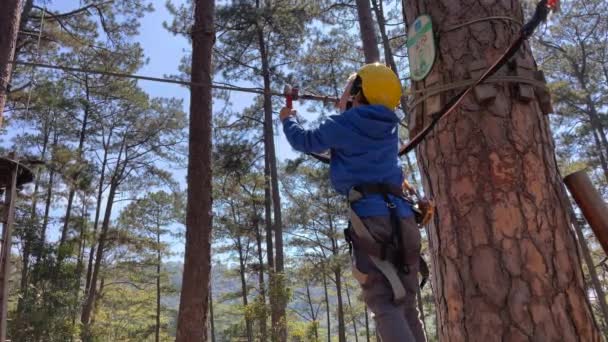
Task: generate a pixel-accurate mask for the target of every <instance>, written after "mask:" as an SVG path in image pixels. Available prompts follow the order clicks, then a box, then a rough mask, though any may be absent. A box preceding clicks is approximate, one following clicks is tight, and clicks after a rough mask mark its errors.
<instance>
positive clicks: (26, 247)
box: [17, 115, 52, 321]
mask: <svg viewBox="0 0 608 342" xmlns="http://www.w3.org/2000/svg"><path fill="white" fill-rule="evenodd" d="M49 116H50V115H47V117H46V119H45V123H44V126H43V132H42V134H43V138H42V151H41V153H40V160H45V158H46V152H47V149H48V146H49V140H50V138H51V130H52V128H51V127H52V124H51V119H50V118H49ZM40 173H41V172H40V171H39V172H37V173H36V179H35V181H34V192H33V193H32V210H31V213H30V220H31V224H32V226H33V227H36V226H37V225H38V222H37V221H38V211H37V209H38V190H39V188H40ZM35 239H36V234H35V230H34V229H28V232H27V233H26V234H25V237H24V241H23V265H22V268H21V280H20V281H21V283H20V288H19V289H20V291H19V293H20V294H21V295H20V296H19V300H18V302H17V312H18V314H19V316H18V317H19V318H20V319H19V321H22V319H21V315H22V314H23V310H24V309H25V308H24V307H23V300H24V299H25V298H27V296H28V289H29V286H28V282H29V267H30V266H29V263H30V255H31V253H32V250H31V248H32V244H33V245H34V251H33V254H34V255H35V256H38V255H39V254H40V253H42V250H41V247H42V246H37V244H36V243H35Z"/></svg>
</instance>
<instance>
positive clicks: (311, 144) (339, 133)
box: [283, 115, 352, 153]
mask: <svg viewBox="0 0 608 342" xmlns="http://www.w3.org/2000/svg"><path fill="white" fill-rule="evenodd" d="M283 132H284V133H285V137H286V138H287V141H289V144H290V145H291V146H292V147H293V148H294V149H295V150H296V151H300V152H304V153H311V152H312V153H321V152H324V151H327V150H329V149H331V148H340V147H343V146H344V145H345V144H346V143H347V142H348V140H349V137H350V135H352V132H351V131H350V129H348V128H347V127H346V126H345V125H344V118H343V117H342V116H341V115H332V116H330V117H328V118H327V120H325V121H324V122H323V123H322V124H321V125H320V126H319V127H317V128H314V129H304V128H303V127H302V126H301V125H300V124H299V123H298V121H297V120H296V118H294V117H289V118H287V119H285V120H283Z"/></svg>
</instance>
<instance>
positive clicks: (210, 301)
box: [209, 285, 215, 342]
mask: <svg viewBox="0 0 608 342" xmlns="http://www.w3.org/2000/svg"><path fill="white" fill-rule="evenodd" d="M212 289H213V286H211V285H209V322H210V323H209V324H210V325H211V342H215V321H214V318H215V317H214V316H213V292H212Z"/></svg>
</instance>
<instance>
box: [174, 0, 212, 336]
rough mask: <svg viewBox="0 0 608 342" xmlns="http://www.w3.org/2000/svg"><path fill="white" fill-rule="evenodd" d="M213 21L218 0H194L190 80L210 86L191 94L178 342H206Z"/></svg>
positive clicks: (209, 262) (209, 250)
mask: <svg viewBox="0 0 608 342" xmlns="http://www.w3.org/2000/svg"><path fill="white" fill-rule="evenodd" d="M214 17H215V1H214V0H197V1H195V4H194V25H193V26H192V68H191V80H192V82H195V83H199V84H204V85H205V86H196V87H193V88H192V89H191V90H190V135H189V149H188V202H187V203H188V204H187V210H186V255H185V261H184V276H183V282H182V293H181V297H180V304H179V316H178V323H177V337H176V341H177V342H187V341H205V340H207V321H208V320H207V311H208V306H209V275H210V273H211V224H212V215H211V209H212V198H211V192H212V185H211V184H212V177H211V134H212V132H211V115H212V114H211V113H212V102H213V99H212V94H211V81H212V68H211V60H212V53H213V44H214V43H215V25H214Z"/></svg>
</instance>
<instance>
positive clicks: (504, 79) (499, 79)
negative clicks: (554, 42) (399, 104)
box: [407, 76, 547, 111]
mask: <svg viewBox="0 0 608 342" xmlns="http://www.w3.org/2000/svg"><path fill="white" fill-rule="evenodd" d="M476 81H477V80H476V79H467V80H462V81H458V82H452V83H448V84H442V85H440V86H436V87H432V88H422V89H418V90H415V91H413V92H412V93H414V94H419V93H424V95H423V96H422V97H421V98H419V99H416V100H415V101H413V102H412V103H411V104H410V105H408V108H407V109H408V111H412V110H414V108H416V106H418V105H419V104H421V103H423V102H424V101H426V100H427V99H428V98H429V97H433V96H436V95H439V94H441V93H444V92H447V91H450V90H455V89H459V88H464V87H469V86H471V85H474V84H475V83H476ZM495 83H524V84H529V85H531V86H533V87H536V88H542V89H547V85H546V84H545V83H543V82H541V81H537V80H535V79H531V78H526V77H522V76H492V77H490V78H488V79H487V80H486V81H485V82H483V83H482V84H495Z"/></svg>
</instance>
